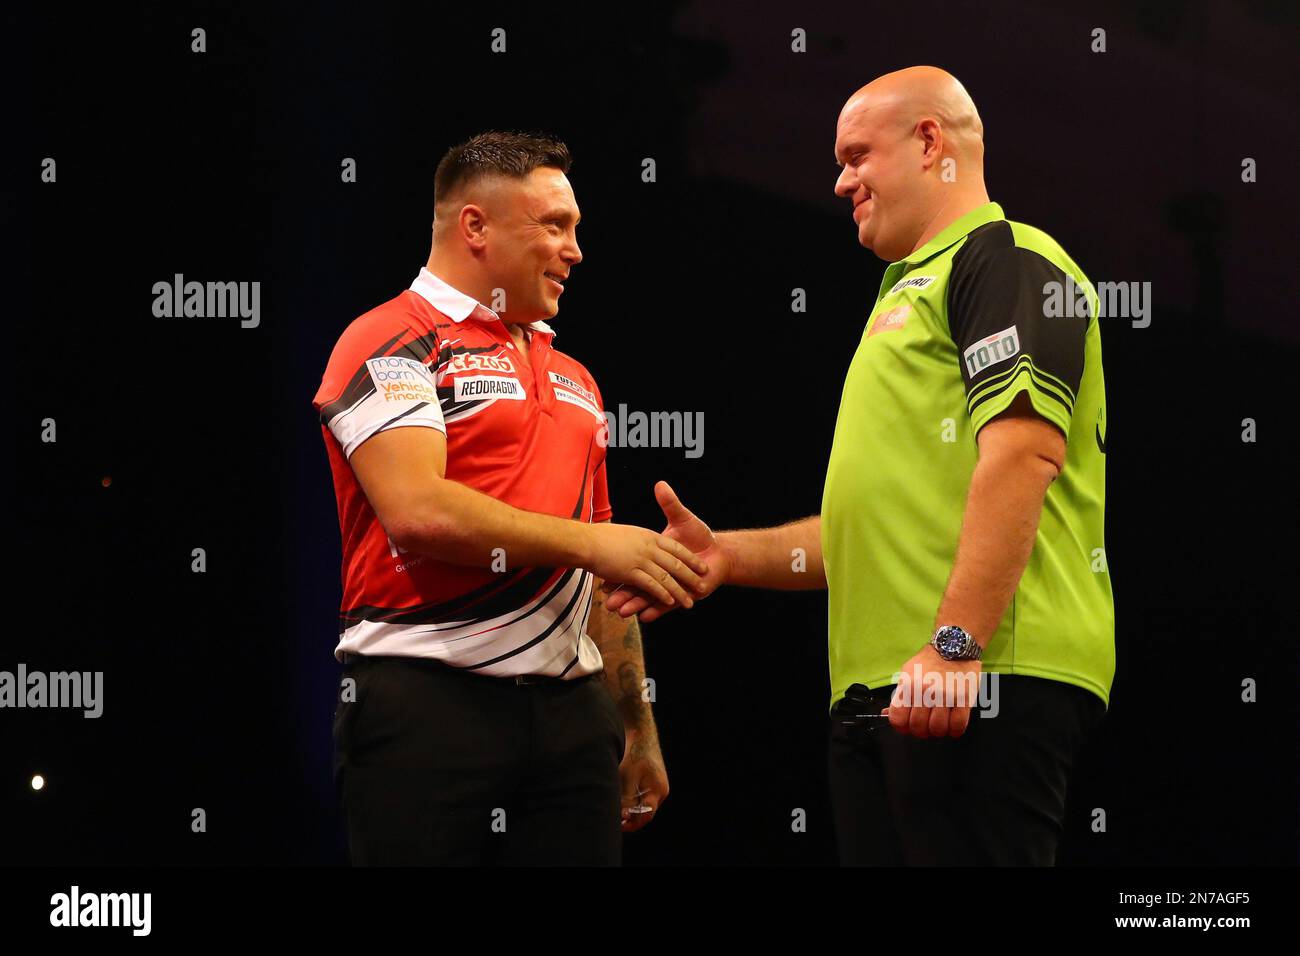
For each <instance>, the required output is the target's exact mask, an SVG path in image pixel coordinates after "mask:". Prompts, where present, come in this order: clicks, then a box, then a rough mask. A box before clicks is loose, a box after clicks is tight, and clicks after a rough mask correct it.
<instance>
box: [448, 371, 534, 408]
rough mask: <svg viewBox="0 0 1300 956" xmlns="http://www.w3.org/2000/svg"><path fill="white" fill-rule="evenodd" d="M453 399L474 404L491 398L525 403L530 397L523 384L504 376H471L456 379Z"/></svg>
mask: <svg viewBox="0 0 1300 956" xmlns="http://www.w3.org/2000/svg"><path fill="white" fill-rule="evenodd" d="M453 397H454V399H455V401H457V402H474V401H481V400H483V399H489V398H508V399H512V400H514V401H523V400H524V399H525V398H527V397H528V395H527V393H525V392H524V386H523V383H522V382H520V381H519V380H518V379H514V378H506V377H505V376H502V375H471V376H469V377H467V378H458V379H456V384H455V386H454V387H453Z"/></svg>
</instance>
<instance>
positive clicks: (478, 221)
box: [456, 203, 487, 252]
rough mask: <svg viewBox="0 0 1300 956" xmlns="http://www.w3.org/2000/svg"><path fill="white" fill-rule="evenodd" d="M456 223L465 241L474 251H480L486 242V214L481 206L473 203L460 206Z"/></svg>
mask: <svg viewBox="0 0 1300 956" xmlns="http://www.w3.org/2000/svg"><path fill="white" fill-rule="evenodd" d="M456 225H457V227H458V229H459V231H460V234H461V238H463V239H464V240H465V243H466V244H467V245H468V246H469V247H470V248H471V249H473V250H474V251H475V252H481V251H482V250H483V247H484V246H485V245H486V244H487V214H486V213H485V212H484V211H483V207H481V206H477V205H475V204H474V203H466V204H465V205H464V206H461V207H460V215H459V216H458V217H457V219H456Z"/></svg>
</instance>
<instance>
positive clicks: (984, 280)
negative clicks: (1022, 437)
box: [948, 246, 1095, 435]
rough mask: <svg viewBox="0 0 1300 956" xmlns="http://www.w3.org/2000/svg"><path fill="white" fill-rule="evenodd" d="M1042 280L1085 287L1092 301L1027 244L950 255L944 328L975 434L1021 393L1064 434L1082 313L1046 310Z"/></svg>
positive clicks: (1084, 319)
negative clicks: (954, 349)
mask: <svg viewBox="0 0 1300 956" xmlns="http://www.w3.org/2000/svg"><path fill="white" fill-rule="evenodd" d="M966 251H967V250H963V252H966ZM958 255H959V256H962V253H959V254H958ZM1049 283H1057V284H1058V285H1057V286H1056V288H1057V289H1064V290H1070V289H1084V288H1086V290H1087V295H1088V296H1089V297H1090V298H1089V300H1088V301H1090V302H1095V297H1094V294H1093V293H1092V289H1091V286H1082V287H1081V286H1079V285H1078V284H1077V283H1075V281H1074V280H1073V279H1072V278H1070V277H1068V276H1067V274H1066V273H1065V272H1064V271H1063V270H1062V269H1060V268H1059V267H1058V266H1056V265H1055V264H1054V263H1052V262H1051V261H1050V260H1048V259H1046V258H1044V257H1043V256H1041V255H1039V254H1038V253H1037V252H1034V251H1032V250H1030V249H1023V248H1020V247H1018V246H1005V247H1002V248H996V249H971V250H969V255H966V256H962V258H961V259H960V261H958V262H954V268H953V273H952V278H951V280H950V285H949V289H948V327H949V331H950V332H951V334H952V339H953V342H954V343H955V344H956V346H957V358H958V361H960V362H961V373H962V379H963V381H964V382H965V385H966V410H967V412H968V413H969V415H970V420H971V427H972V430H973V431H974V433H976V434H978V433H979V430H980V429H981V428H983V427H984V425H986V424H987V423H988V422H989V420H990V419H992V418H993V417H994V416H995V415H997V414H999V413H1000V412H1003V411H1005V410H1006V409H1007V407H1008V406H1009V405H1010V404H1011V402H1012V400H1013V399H1014V398H1015V397H1016V396H1017V395H1019V394H1020V393H1021V392H1025V393H1027V394H1028V396H1029V399H1030V402H1031V404H1032V405H1033V408H1034V410H1035V411H1036V412H1037V413H1038V414H1039V415H1041V416H1042V417H1043V418H1045V419H1047V420H1048V421H1049V422H1051V423H1052V424H1054V425H1056V426H1057V427H1058V428H1060V429H1061V431H1062V432H1064V433H1065V434H1066V435H1069V433H1070V419H1071V416H1072V415H1073V414H1074V401H1075V395H1076V394H1077V392H1078V389H1079V380H1080V379H1081V378H1082V376H1083V357H1084V335H1085V333H1086V332H1087V329H1088V321H1089V319H1088V316H1087V315H1079V314H1073V313H1076V312H1077V311H1081V310H1068V311H1070V312H1071V313H1072V314H1070V315H1068V316H1059V315H1049V311H1050V310H1049V309H1048V307H1047V304H1048V301H1049V295H1048V294H1049V292H1050V291H1051V289H1052V288H1053V287H1052V286H1050V285H1049ZM1080 294H1082V292H1081V293H1080ZM1058 300H1059V296H1058ZM1057 311H1060V310H1057ZM1093 311H1094V313H1095V308H1094V309H1093Z"/></svg>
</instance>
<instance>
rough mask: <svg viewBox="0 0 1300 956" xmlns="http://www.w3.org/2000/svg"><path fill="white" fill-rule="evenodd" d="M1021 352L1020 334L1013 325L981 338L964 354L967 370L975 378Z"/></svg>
mask: <svg viewBox="0 0 1300 956" xmlns="http://www.w3.org/2000/svg"><path fill="white" fill-rule="evenodd" d="M1019 352H1020V336H1019V335H1018V334H1017V333H1016V327H1015V326H1014V325H1013V326H1011V328H1009V329H1003V330H1002V331H1001V332H994V333H993V334H992V335H990V336H986V337H985V338H982V339H980V340H979V341H978V342H976V343H975V344H973V345H972V346H971V347H970V348H968V349H967V350H966V351H965V352H964V353H962V355H963V357H964V358H965V359H966V371H967V372H969V373H970V377H971V378H974V377H975V376H976V375H978V374H979V373H980V372H982V371H984V370H985V369H986V368H989V367H990V366H993V365H997V364H998V363H999V362H1005V361H1006V360H1007V359H1009V358H1011V356H1013V355H1016V354H1017V353H1019Z"/></svg>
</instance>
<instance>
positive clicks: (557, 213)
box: [537, 208, 582, 226]
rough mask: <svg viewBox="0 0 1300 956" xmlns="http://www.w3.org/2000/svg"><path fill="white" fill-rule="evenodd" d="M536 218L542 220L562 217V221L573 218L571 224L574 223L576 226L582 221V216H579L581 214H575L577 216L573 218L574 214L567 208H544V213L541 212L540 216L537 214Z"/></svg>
mask: <svg viewBox="0 0 1300 956" xmlns="http://www.w3.org/2000/svg"><path fill="white" fill-rule="evenodd" d="M537 218H538V219H540V220H542V221H543V222H546V221H549V220H551V219H562V220H564V221H566V222H567V221H568V220H570V219H572V220H573V224H574V225H575V226H576V225H577V224H578V223H580V222H582V216H581V215H579V216H577V217H576V218H575V217H574V215H573V212H572V210H569V209H563V208H559V209H548V210H546V211H545V212H544V213H542V214H541V215H540V216H538V217H537Z"/></svg>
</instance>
